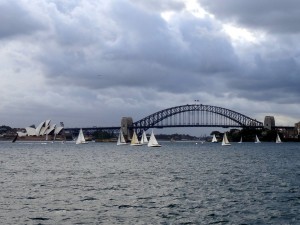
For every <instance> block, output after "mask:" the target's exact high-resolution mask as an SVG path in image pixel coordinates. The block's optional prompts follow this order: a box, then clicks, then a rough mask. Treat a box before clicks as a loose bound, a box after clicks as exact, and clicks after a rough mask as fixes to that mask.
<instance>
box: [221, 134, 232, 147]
mask: <svg viewBox="0 0 300 225" xmlns="http://www.w3.org/2000/svg"><path fill="white" fill-rule="evenodd" d="M222 145H224V146H229V145H231V144H230V143H229V141H228V138H227V135H226V132H225V133H224V136H223V140H222Z"/></svg>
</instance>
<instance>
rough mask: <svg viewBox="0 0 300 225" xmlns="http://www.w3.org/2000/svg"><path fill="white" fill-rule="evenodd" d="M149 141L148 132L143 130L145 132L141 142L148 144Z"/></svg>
mask: <svg viewBox="0 0 300 225" xmlns="http://www.w3.org/2000/svg"><path fill="white" fill-rule="evenodd" d="M147 143H148V138H147V135H146V132H145V131H144V130H143V134H142V137H141V144H147Z"/></svg>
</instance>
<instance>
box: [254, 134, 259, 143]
mask: <svg viewBox="0 0 300 225" xmlns="http://www.w3.org/2000/svg"><path fill="white" fill-rule="evenodd" d="M254 143H256V144H258V143H260V140H259V139H258V137H257V135H256V136H255V142H254Z"/></svg>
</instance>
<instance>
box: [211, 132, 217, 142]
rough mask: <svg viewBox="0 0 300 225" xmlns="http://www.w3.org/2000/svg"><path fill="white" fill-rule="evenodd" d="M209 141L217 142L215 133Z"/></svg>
mask: <svg viewBox="0 0 300 225" xmlns="http://www.w3.org/2000/svg"><path fill="white" fill-rule="evenodd" d="M211 142H212V143H217V142H218V140H217V138H216V135H215V134H214V135H213V138H212V140H211Z"/></svg>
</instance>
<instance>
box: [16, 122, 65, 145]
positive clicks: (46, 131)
mask: <svg viewBox="0 0 300 225" xmlns="http://www.w3.org/2000/svg"><path fill="white" fill-rule="evenodd" d="M17 134H18V135H17V139H16V140H24V141H54V140H62V141H63V140H65V134H64V127H63V123H61V126H57V125H56V124H53V125H51V124H50V120H46V121H43V122H42V123H40V124H39V125H38V126H37V127H36V128H34V127H32V126H31V127H26V128H25V129H24V130H23V131H18V132H17Z"/></svg>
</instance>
